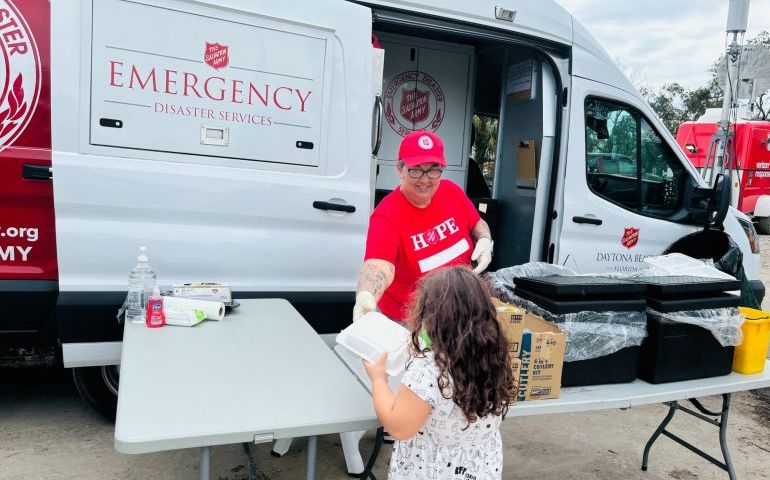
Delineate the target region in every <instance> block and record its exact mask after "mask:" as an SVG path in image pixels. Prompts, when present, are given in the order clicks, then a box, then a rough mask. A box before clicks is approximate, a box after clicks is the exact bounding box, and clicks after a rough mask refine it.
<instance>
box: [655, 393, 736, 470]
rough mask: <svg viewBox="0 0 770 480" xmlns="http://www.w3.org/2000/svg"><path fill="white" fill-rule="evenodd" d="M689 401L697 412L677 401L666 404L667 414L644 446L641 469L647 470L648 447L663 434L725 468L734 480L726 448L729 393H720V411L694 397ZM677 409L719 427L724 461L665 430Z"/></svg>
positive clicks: (730, 459)
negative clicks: (706, 406) (709, 407)
mask: <svg viewBox="0 0 770 480" xmlns="http://www.w3.org/2000/svg"><path fill="white" fill-rule="evenodd" d="M690 402H691V403H692V404H693V405H695V408H697V409H698V411H697V412H696V411H695V410H692V409H690V408H687V407H685V406H683V405H680V404H679V402H671V403H667V404H666V405H668V406H669V411H668V415H666V418H665V419H663V422H662V423H661V424H660V426H659V427H658V428H657V430H655V433H653V434H652V437H651V438H650V440H649V441H648V442H647V445H646V446H645V447H644V455H643V456H642V470H645V471H646V470H647V460H648V459H649V454H650V448H651V447H652V444H653V443H654V442H655V440H657V438H658V437H659V436H660V435H665V436H666V437H668V438H670V439H671V440H673V441H675V442H676V443H678V444H679V445H681V446H683V447H685V448H686V449H688V450H690V451H691V452H693V453H695V454H697V455H699V456H700V457H701V458H703V459H705V460H708V461H709V462H711V463H713V464H714V465H716V466H718V467H720V468H721V469H722V470H725V471H726V472H727V475H728V476H729V478H730V480H736V478H737V477H736V476H735V469H734V468H733V461H732V458H730V452H729V451H728V449H727V417H728V413H729V412H730V394H729V393H725V394H722V410H721V411H720V412H712V411H710V410H708V409H707V408H705V407H704V406H703V405H702V404H701V403H700V402H699V401H698V400H697V399H695V398H691V399H690ZM677 410H681V411H683V412H685V413H687V414H690V415H691V416H693V417H695V418H699V419H700V420H703V421H704V422H707V423H710V424H712V425H714V426H717V427H719V446H720V448H721V449H722V455H723V456H724V459H725V461H724V462H721V461H719V460H717V459H716V458H714V457H712V456H711V455H709V454H708V453H706V452H704V451H703V450H701V449H699V448H698V447H696V446H694V445H692V444H691V443H689V442H687V441H685V440H684V439H682V438H680V437H679V436H677V435H674V434H673V433H671V432H669V431H668V430H666V426H667V425H668V423H669V422H670V421H671V418H672V417H673V416H674V413H675V412H676V411H677ZM709 415H710V416H712V417H719V419H718V420H716V419H713V418H709V417H708V416H709Z"/></svg>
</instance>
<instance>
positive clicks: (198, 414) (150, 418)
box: [115, 299, 379, 479]
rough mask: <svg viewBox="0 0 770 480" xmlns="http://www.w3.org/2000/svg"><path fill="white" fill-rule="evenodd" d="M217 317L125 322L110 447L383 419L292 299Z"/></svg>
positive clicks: (151, 448)
mask: <svg viewBox="0 0 770 480" xmlns="http://www.w3.org/2000/svg"><path fill="white" fill-rule="evenodd" d="M239 301H240V304H241V306H240V308H237V309H235V310H234V311H233V313H232V314H230V315H228V316H226V317H225V319H224V320H222V321H220V322H215V321H204V322H203V323H201V324H199V325H197V326H195V327H175V326H168V325H167V326H164V327H162V328H147V327H146V326H145V325H144V324H131V323H127V324H126V325H125V330H124V336H123V352H122V357H121V369H120V394H119V396H118V410H117V419H116V422H115V449H116V450H117V451H119V452H121V453H129V454H133V453H147V452H157V451H161V450H172V449H180V448H190V447H200V448H201V460H200V467H201V468H200V478H201V479H208V478H209V458H210V450H209V447H210V446H212V445H223V444H231V443H242V442H269V441H272V440H273V439H281V438H291V437H309V438H308V457H307V478H308V479H312V478H314V477H315V459H316V445H317V436H318V435H324V434H329V433H339V432H347V431H356V430H369V429H372V428H376V427H378V426H379V421H378V420H377V416H376V415H375V413H374V409H373V407H372V399H371V396H370V395H369V393H368V392H367V391H366V389H365V388H364V387H363V386H362V385H361V384H360V383H359V381H358V380H357V379H356V377H355V376H354V375H352V374H351V373H350V370H348V368H347V367H346V366H345V365H344V364H343V363H342V362H341V361H340V360H339V359H338V358H337V357H336V356H335V355H334V352H332V351H331V350H330V349H329V347H328V346H327V345H326V343H324V341H323V340H322V339H321V338H320V337H319V336H318V334H317V333H316V332H315V331H314V330H313V329H312V328H311V327H310V325H308V324H307V322H306V321H305V320H304V319H303V318H302V316H301V315H300V314H299V313H298V312H297V311H296V310H295V309H294V307H292V306H291V305H290V304H289V302H287V301H286V300H281V299H258V300H239Z"/></svg>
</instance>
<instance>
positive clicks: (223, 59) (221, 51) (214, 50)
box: [203, 42, 230, 70]
mask: <svg viewBox="0 0 770 480" xmlns="http://www.w3.org/2000/svg"><path fill="white" fill-rule="evenodd" d="M203 61H204V62H206V65H208V66H210V67H211V68H214V69H216V70H219V69H220V68H225V67H226V66H227V65H229V64H230V55H229V47H228V46H227V45H222V44H219V43H209V42H206V50H205V51H204V52H203Z"/></svg>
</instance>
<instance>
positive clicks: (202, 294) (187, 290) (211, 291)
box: [173, 282, 233, 304]
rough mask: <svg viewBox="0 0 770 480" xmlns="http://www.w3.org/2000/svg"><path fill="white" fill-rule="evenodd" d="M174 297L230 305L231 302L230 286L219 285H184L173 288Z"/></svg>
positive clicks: (202, 283) (201, 283)
mask: <svg viewBox="0 0 770 480" xmlns="http://www.w3.org/2000/svg"><path fill="white" fill-rule="evenodd" d="M173 289H174V293H173V295H174V296H175V297H183V298H193V299H196V300H208V301H211V302H222V303H226V304H230V303H232V301H233V297H232V293H231V292H230V286H229V285H224V284H221V283H205V282H198V283H185V284H183V285H174V286H173Z"/></svg>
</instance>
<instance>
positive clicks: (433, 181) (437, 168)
mask: <svg viewBox="0 0 770 480" xmlns="http://www.w3.org/2000/svg"><path fill="white" fill-rule="evenodd" d="M410 170H411V172H410ZM417 170H420V171H419V172H418V171H417ZM396 171H397V172H398V178H399V179H400V181H401V193H403V194H404V196H405V197H406V199H407V200H409V203H411V204H412V205H414V206H415V207H418V208H425V207H427V206H428V205H430V201H431V199H432V198H433V195H434V194H435V193H436V190H437V189H438V186H439V185H440V184H441V172H442V171H443V167H442V166H441V164H439V163H421V164H419V165H416V166H414V167H412V168H409V167H407V166H406V165H405V164H404V162H398V163H397V164H396ZM437 173H438V176H436V175H437ZM429 174H430V176H434V177H436V178H430V177H429ZM412 176H418V178H412Z"/></svg>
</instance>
